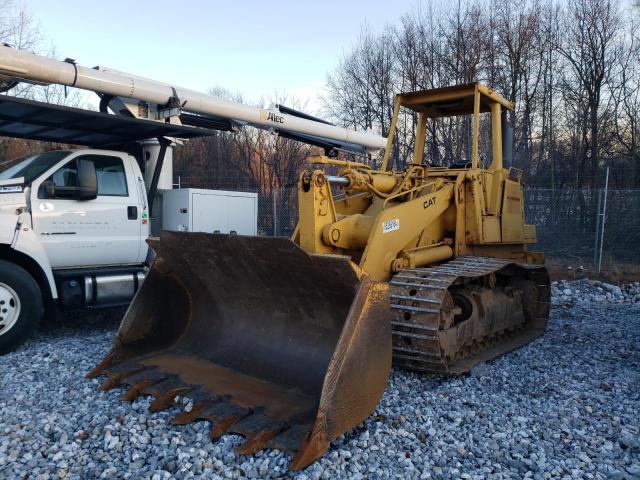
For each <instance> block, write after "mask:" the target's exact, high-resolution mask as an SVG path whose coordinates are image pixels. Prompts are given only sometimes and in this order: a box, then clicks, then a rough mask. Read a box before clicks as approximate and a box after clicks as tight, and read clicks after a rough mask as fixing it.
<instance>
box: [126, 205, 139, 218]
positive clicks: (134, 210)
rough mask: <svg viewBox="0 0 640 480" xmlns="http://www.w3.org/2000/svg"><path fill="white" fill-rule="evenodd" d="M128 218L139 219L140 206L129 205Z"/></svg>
mask: <svg viewBox="0 0 640 480" xmlns="http://www.w3.org/2000/svg"><path fill="white" fill-rule="evenodd" d="M127 218H128V219H129V220H137V219H138V207H136V206H135V205H134V206H130V207H127Z"/></svg>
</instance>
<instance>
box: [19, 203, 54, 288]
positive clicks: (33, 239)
mask: <svg viewBox="0 0 640 480" xmlns="http://www.w3.org/2000/svg"><path fill="white" fill-rule="evenodd" d="M23 216H27V217H28V215H27V214H24V213H23V214H22V215H20V216H19V217H18V222H17V224H16V228H15V236H14V237H13V241H12V243H11V248H13V249H14V250H16V251H18V252H20V253H23V254H24V255H26V256H28V257H29V258H31V259H32V260H33V261H34V262H36V263H37V264H38V267H40V269H41V270H42V273H43V274H44V276H45V278H46V280H47V283H48V286H49V291H50V292H51V297H52V298H53V299H54V300H55V299H57V298H58V289H57V288H56V283H55V280H54V278H53V271H52V270H51V264H50V263H49V257H47V253H46V252H45V250H44V248H43V246H42V243H40V241H39V239H38V236H37V235H36V234H35V232H34V231H33V229H32V228H31V222H30V219H27V218H23Z"/></svg>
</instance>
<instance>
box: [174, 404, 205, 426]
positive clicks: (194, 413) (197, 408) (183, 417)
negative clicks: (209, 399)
mask: <svg viewBox="0 0 640 480" xmlns="http://www.w3.org/2000/svg"><path fill="white" fill-rule="evenodd" d="M206 408H207V404H206V403H196V404H195V405H194V406H193V407H191V410H189V411H188V412H186V411H185V412H180V413H178V414H176V416H175V417H173V418H172V419H171V423H172V424H173V425H186V424H188V423H191V422H193V421H195V420H198V417H199V415H200V413H202V411H203V410H205V409H206Z"/></svg>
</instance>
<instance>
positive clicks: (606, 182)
mask: <svg viewBox="0 0 640 480" xmlns="http://www.w3.org/2000/svg"><path fill="white" fill-rule="evenodd" d="M608 192H609V167H607V174H606V177H605V180H604V200H603V201H602V225H601V226H600V253H599V255H598V273H600V271H601V270H602V245H603V243H604V225H605V222H606V221H607V193H608Z"/></svg>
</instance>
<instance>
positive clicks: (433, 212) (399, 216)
mask: <svg viewBox="0 0 640 480" xmlns="http://www.w3.org/2000/svg"><path fill="white" fill-rule="evenodd" d="M453 198H454V185H453V184H445V185H444V186H443V187H442V188H440V189H439V190H436V191H435V192H433V193H432V194H429V195H425V196H420V197H418V198H416V199H414V200H411V201H409V202H405V203H401V204H399V205H397V206H394V207H390V208H386V209H384V210H382V211H381V212H380V214H379V215H378V216H377V217H376V220H375V223H374V226H373V229H372V230H371V234H370V235H369V240H368V242H367V247H366V248H365V250H364V254H363V255H362V259H361V260H360V267H361V268H362V269H363V270H364V271H365V272H367V273H368V274H369V276H370V277H371V279H372V280H375V281H387V280H388V279H389V278H390V277H391V275H393V273H394V272H393V270H392V264H393V262H394V260H396V258H397V257H398V254H399V253H400V252H401V251H402V250H403V249H404V248H405V247H406V246H407V245H408V244H409V242H411V240H413V239H415V238H416V237H417V236H418V235H419V234H420V232H422V231H423V230H424V229H425V228H426V227H427V226H428V225H429V224H431V223H432V222H433V221H434V220H436V219H437V218H438V217H439V216H440V215H442V214H443V213H444V212H445V211H446V210H447V209H448V208H449V207H450V206H451V203H452V202H453ZM381 259H382V261H381Z"/></svg>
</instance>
